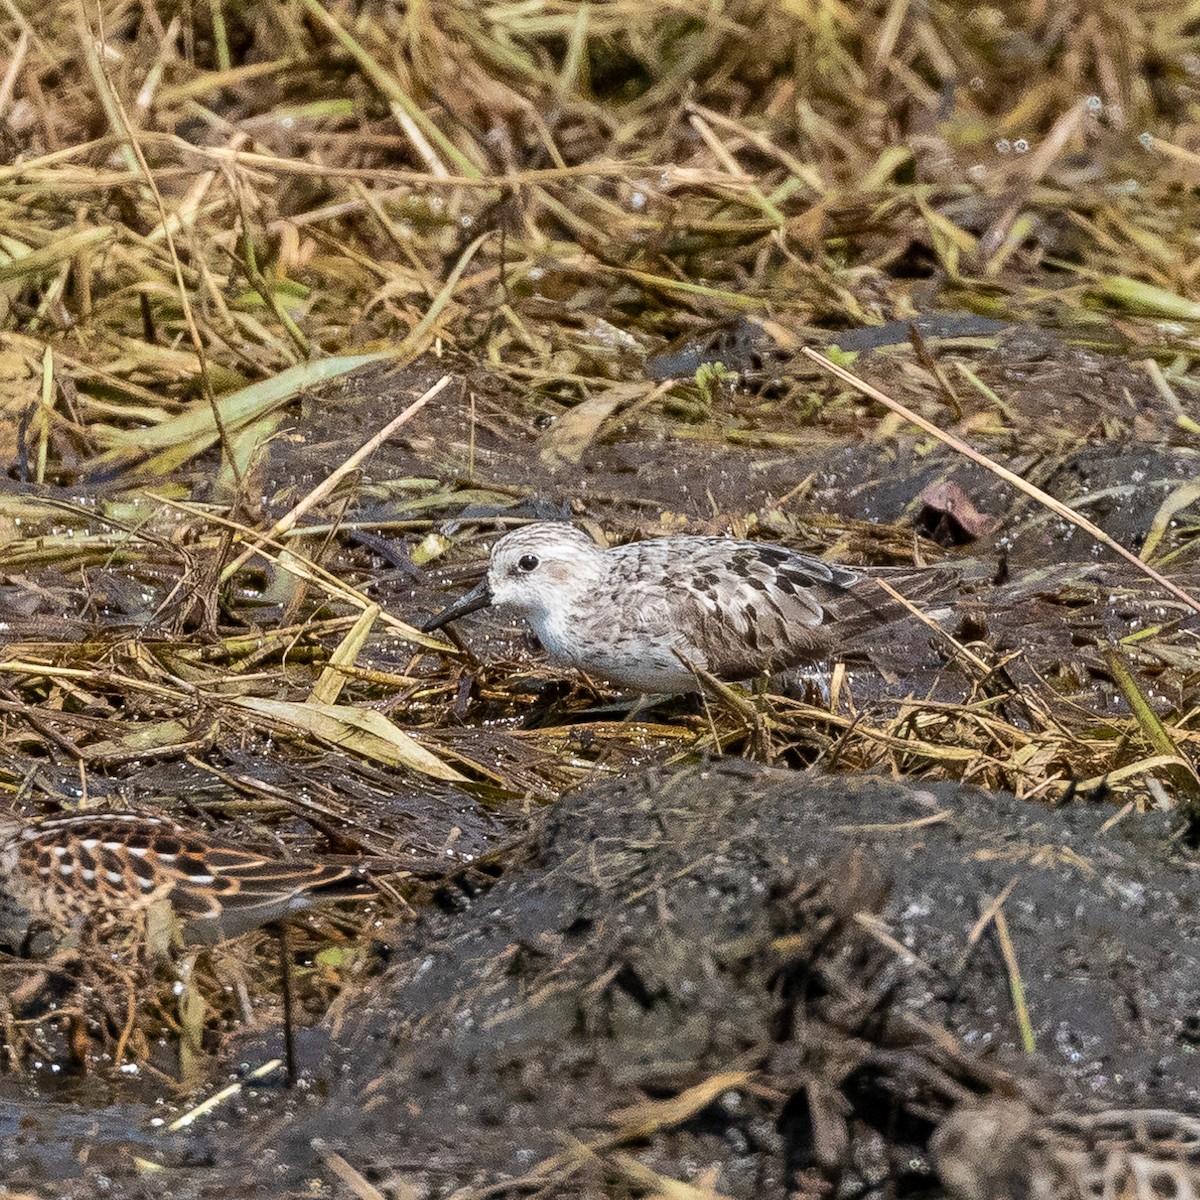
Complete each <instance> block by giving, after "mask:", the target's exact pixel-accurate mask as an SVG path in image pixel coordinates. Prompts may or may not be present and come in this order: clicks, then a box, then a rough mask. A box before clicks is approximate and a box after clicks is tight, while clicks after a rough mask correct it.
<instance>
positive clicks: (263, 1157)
mask: <svg viewBox="0 0 1200 1200" xmlns="http://www.w3.org/2000/svg"><path fill="white" fill-rule="evenodd" d="M997 913H1000V914H1001V918H1000V919H1002V920H1003V922H1004V930H1003V933H1000V932H999V930H998V921H997V916H996V914H997ZM1006 945H1007V946H1008V947H1010V948H1009V949H1006ZM1198 960H1200V875H1198V873H1197V871H1196V868H1195V861H1194V858H1193V856H1192V854H1191V852H1190V851H1189V850H1188V849H1187V848H1186V847H1184V846H1182V845H1181V844H1180V842H1179V841H1178V839H1177V838H1176V837H1175V836H1174V835H1173V832H1172V828H1171V823H1170V821H1169V820H1168V819H1167V818H1165V817H1163V816H1161V815H1150V816H1132V815H1130V816H1127V817H1125V818H1124V819H1117V820H1114V819H1113V813H1112V811H1111V809H1109V808H1106V807H1104V806H1102V805H1093V804H1077V805H1072V806H1069V807H1065V808H1059V809H1048V808H1045V807H1043V806H1039V805H1035V804H1028V803H1022V802H1019V801H1016V800H1014V799H1013V798H1012V797H1010V796H1005V795H1002V794H985V793H982V792H979V791H977V790H974V789H972V788H969V787H963V786H961V785H952V784H936V785H932V786H929V787H921V786H915V785H912V784H907V783H903V782H897V781H891V780H886V779H881V778H867V777H844V778H817V777H813V776H811V775H806V774H804V773H797V772H788V771H779V770H773V769H769V768H763V767H758V766H755V765H753V764H749V763H743V762H732V761H726V762H720V763H713V764H710V765H707V766H700V767H695V768H689V769H687V770H684V771H682V772H677V773H666V774H664V773H662V772H658V771H654V772H651V773H648V774H643V775H641V776H640V777H637V778H631V779H628V780H624V781H620V782H613V783H607V784H603V785H599V786H594V787H588V788H585V789H582V790H580V791H579V792H577V793H575V794H573V795H570V796H567V797H565V798H564V799H563V800H562V801H560V802H559V803H558V804H556V805H554V806H552V807H550V808H548V809H547V810H545V811H544V813H543V814H542V815H541V816H540V817H539V818H538V819H537V821H536V822H535V824H534V826H533V828H532V830H531V832H530V834H529V836H528V839H527V840H526V842H525V843H524V846H523V849H522V850H521V852H520V854H519V855H517V856H516V857H515V858H514V859H513V860H512V861H510V863H509V865H508V866H507V868H506V869H505V871H504V874H503V876H502V877H501V878H500V879H498V880H491V879H489V878H488V875H487V874H486V873H484V872H481V871H479V870H475V871H472V872H467V873H462V874H458V875H456V876H454V877H452V878H450V879H448V880H447V881H446V883H445V885H444V886H443V888H442V889H441V890H440V892H439V893H438V895H437V898H436V903H435V904H434V905H433V906H431V907H430V908H429V909H427V910H426V911H425V912H424V913H423V914H422V916H421V919H420V920H419V921H418V922H417V923H416V924H415V925H413V926H408V927H406V928H404V929H403V930H401V931H398V936H397V938H396V940H395V941H394V942H393V944H392V961H393V962H394V965H393V966H392V967H391V968H389V969H388V970H387V971H386V972H385V973H384V974H383V975H382V976H381V977H380V978H378V979H376V980H374V981H373V982H371V983H370V984H368V985H367V986H366V987H365V988H363V989H362V990H361V991H358V992H356V993H355V994H353V995H352V996H347V997H346V998H345V1000H344V1002H343V1003H341V1004H340V1005H338V1006H337V1007H336V1008H335V1010H334V1011H333V1012H332V1013H331V1014H330V1016H329V1017H327V1019H326V1021H325V1022H324V1024H323V1025H322V1026H321V1028H320V1029H319V1030H316V1031H313V1032H311V1033H310V1034H309V1037H308V1039H307V1041H306V1044H305V1047H304V1052H305V1057H306V1060H307V1066H306V1072H305V1080H304V1087H303V1091H302V1093H301V1094H300V1095H299V1096H294V1097H291V1098H285V1097H284V1096H282V1095H279V1094H278V1093H276V1094H275V1096H274V1099H271V1096H270V1093H269V1092H268V1093H266V1094H264V1093H262V1092H261V1091H260V1092H258V1093H254V1092H251V1094H250V1097H245V1098H240V1099H238V1100H236V1101H234V1102H233V1103H234V1107H233V1111H232V1112H231V1111H226V1110H221V1109H218V1110H217V1112H216V1113H214V1114H213V1115H212V1116H210V1117H208V1118H205V1119H203V1120H202V1122H201V1123H200V1125H201V1127H202V1132H198V1133H197V1135H196V1138H197V1140H196V1141H194V1142H193V1143H192V1145H191V1148H190V1151H185V1150H184V1149H183V1148H182V1147H180V1146H179V1145H176V1147H175V1150H174V1153H173V1154H167V1153H165V1151H164V1152H161V1153H160V1154H159V1155H157V1156H156V1157H158V1158H159V1161H161V1162H163V1163H164V1164H166V1165H167V1170H166V1172H165V1174H162V1175H158V1176H155V1177H154V1179H153V1180H152V1181H148V1182H147V1183H146V1184H145V1185H142V1186H139V1185H136V1184H134V1183H132V1182H130V1183H127V1184H125V1185H123V1186H122V1189H121V1190H123V1189H124V1187H127V1188H128V1189H129V1190H130V1193H131V1194H146V1195H149V1194H155V1195H162V1194H165V1193H164V1192H163V1191H162V1190H161V1189H162V1188H163V1187H164V1184H165V1185H166V1186H167V1189H168V1190H169V1192H170V1194H172V1195H174V1196H178V1197H193V1196H194V1197H226V1196H235V1195H241V1194H246V1193H245V1189H246V1188H248V1187H249V1186H250V1185H251V1183H253V1186H254V1194H255V1195H259V1196H267V1195H270V1196H276V1195H278V1196H293V1195H297V1194H300V1193H301V1192H303V1193H304V1194H306V1195H349V1194H351V1192H350V1191H349V1190H347V1189H346V1185H345V1184H344V1183H338V1182H337V1177H336V1172H335V1171H334V1170H333V1169H332V1168H331V1163H337V1164H338V1165H339V1166H340V1165H342V1164H343V1163H348V1164H349V1165H350V1167H351V1168H353V1172H354V1173H357V1177H358V1178H359V1180H360V1183H361V1182H362V1181H366V1183H367V1184H369V1185H370V1186H373V1187H375V1188H378V1189H379V1191H380V1193H381V1194H383V1195H386V1196H402V1195H403V1196H413V1195H415V1196H449V1195H450V1194H452V1193H453V1194H455V1195H458V1196H460V1197H467V1196H482V1195H521V1194H529V1193H530V1192H533V1193H535V1194H546V1195H558V1196H601V1195H626V1194H629V1189H630V1188H632V1189H633V1190H635V1191H637V1190H639V1189H642V1188H653V1187H654V1186H656V1182H655V1181H656V1180H657V1185H658V1186H661V1187H663V1188H665V1187H666V1186H668V1185H667V1183H666V1181H669V1180H676V1181H684V1182H690V1183H692V1184H693V1185H694V1186H700V1184H701V1183H703V1184H704V1185H705V1186H707V1187H709V1188H711V1189H712V1190H713V1191H714V1192H715V1193H716V1194H720V1195H726V1196H731V1197H747V1198H749V1197H771V1196H779V1197H785V1196H791V1195H796V1194H797V1193H798V1191H800V1190H803V1189H804V1188H815V1189H817V1191H819V1192H821V1193H822V1194H847V1195H850V1194H859V1193H858V1191H857V1189H859V1188H861V1187H866V1188H868V1189H875V1188H880V1189H888V1188H890V1189H893V1190H894V1189H897V1188H898V1189H900V1190H901V1191H902V1192H904V1193H911V1192H912V1191H913V1190H914V1189H919V1190H922V1191H924V1192H925V1194H928V1195H931V1196H936V1195H941V1194H943V1193H942V1189H941V1187H940V1185H939V1182H938V1176H937V1171H936V1169H935V1166H934V1164H933V1162H932V1160H931V1158H930V1155H929V1142H930V1138H931V1137H932V1135H933V1133H934V1131H935V1130H936V1128H937V1127H938V1125H939V1124H940V1123H941V1122H942V1121H943V1119H944V1118H945V1117H946V1116H947V1114H949V1113H951V1112H953V1111H955V1109H956V1106H958V1105H960V1104H962V1103H964V1102H966V1101H967V1100H970V1099H974V1098H979V1097H988V1096H993V1097H1006V1098H1021V1099H1022V1100H1023V1101H1024V1102H1025V1103H1026V1104H1028V1105H1029V1106H1030V1107H1031V1108H1032V1109H1033V1111H1034V1112H1035V1113H1036V1112H1042V1113H1048V1112H1057V1111H1063V1110H1068V1111H1080V1112H1086V1111H1090V1110H1093V1109H1098V1108H1100V1107H1106V1106H1107V1107H1111V1106H1114V1105H1137V1106H1145V1107H1162V1108H1176V1109H1180V1108H1181V1109H1185V1110H1186V1109H1190V1108H1194V1107H1195V1105H1196V1103H1197V1100H1198V1097H1200V1059H1198V1058H1197V1055H1196V1053H1195V1049H1196V1045H1197V1042H1198V1041H1200V1031H1198V1030H1197V1026H1196V1017H1195V1013H1196V1008H1197V1002H1198V1001H1200V991H1198V988H1200V985H1198V983H1197V980H1198V979H1200V973H1198V970H1197V968H1198V966H1200V961H1198ZM1018 980H1019V983H1020V986H1021V988H1022V989H1023V998H1024V999H1023V1003H1024V1011H1027V1013H1028V1018H1027V1022H1028V1024H1027V1031H1028V1036H1029V1038H1030V1039H1031V1040H1032V1043H1033V1047H1032V1049H1027V1048H1026V1047H1025V1046H1024V1045H1023V1038H1024V1036H1025V1033H1024V1032H1023V1020H1022V1017H1021V1012H1022V1009H1021V1008H1020V1006H1018V1005H1017V1004H1016V1003H1015V1001H1014V994H1015V992H1014V987H1015V985H1016V983H1017V981H1018ZM241 1050H242V1052H243V1055H244V1057H245V1058H246V1059H247V1060H251V1061H253V1060H255V1059H257V1058H259V1057H261V1055H262V1054H263V1053H264V1051H265V1047H263V1046H255V1045H254V1044H253V1042H248V1043H244V1044H243V1046H242V1047H241ZM136 1149H137V1153H138V1154H139V1155H144V1154H146V1153H148V1148H147V1147H146V1146H145V1145H144V1144H143V1145H141V1146H138V1147H136ZM339 1156H340V1157H339ZM198 1158H199V1159H205V1160H206V1161H205V1162H203V1163H201V1162H199V1161H198ZM187 1163H190V1164H191V1165H185V1164H187ZM99 1170H100V1168H96V1167H89V1166H88V1165H86V1164H81V1173H82V1176H83V1178H81V1179H79V1181H78V1183H77V1184H70V1183H67V1182H63V1183H61V1184H60V1185H58V1186H59V1187H60V1191H59V1194H60V1195H62V1196H64V1197H66V1196H83V1195H85V1194H88V1192H87V1191H86V1188H87V1187H89V1186H92V1185H93V1184H94V1182H95V1180H96V1178H97V1177H98V1173H99ZM103 1170H104V1173H105V1174H106V1176H108V1175H110V1174H111V1171H112V1163H111V1162H108V1163H107V1164H106V1165H105V1167H104V1168H103ZM89 1180H90V1181H91V1182H88V1181H89ZM318 1181H321V1182H318ZM10 1182H11V1183H12V1184H13V1185H14V1186H15V1185H17V1184H18V1183H19V1184H20V1185H21V1186H30V1185H32V1184H35V1183H36V1180H35V1179H32V1178H29V1177H28V1175H27V1174H26V1173H25V1172H23V1171H21V1170H20V1169H19V1168H16V1167H14V1174H12V1175H11V1176H10ZM363 1186H364V1187H365V1186H366V1185H365V1184H364V1185H363ZM143 1188H144V1190H143ZM151 1189H153V1190H151ZM457 1189H465V1190H463V1191H458V1190H457ZM829 1189H833V1191H832V1192H830V1191H829ZM355 1191H356V1193H357V1194H358V1195H364V1194H367V1193H366V1192H365V1191H364V1190H363V1189H362V1188H361V1187H356V1188H355ZM118 1194H119V1192H118ZM372 1194H374V1193H372Z"/></svg>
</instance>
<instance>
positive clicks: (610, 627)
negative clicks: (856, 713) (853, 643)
mask: <svg viewBox="0 0 1200 1200" xmlns="http://www.w3.org/2000/svg"><path fill="white" fill-rule="evenodd" d="M869 580H870V574H869V573H868V572H865V571H858V570H854V569H852V568H850V567H844V566H840V565H838V564H836V563H830V562H825V561H824V560H822V559H820V558H814V557H813V556H812V555H809V554H802V553H800V552H799V551H796V550H787V549H785V548H784V547H782V546H773V545H769V544H766V543H761V542H744V541H736V540H733V539H731V538H721V537H690V536H686V537H685V536H679V537H663V538H655V539H654V540H652V541H645V542H632V543H630V544H628V545H624V546H613V547H612V548H611V549H607V550H605V549H602V548H601V547H599V546H597V545H596V544H595V542H593V541H592V539H591V538H590V537H588V535H587V534H586V533H584V532H582V531H581V530H579V529H576V528H574V527H573V526H571V525H567V524H565V523H553V522H544V523H540V524H536V525H527V526H525V527H523V528H521V529H517V530H514V531H513V532H512V533H509V534H506V535H505V536H504V537H502V538H501V539H500V540H499V541H498V542H497V543H496V544H495V546H494V547H493V548H492V554H491V560H490V562H489V565H488V572H487V576H486V578H485V579H484V580H483V582H481V583H480V584H479V586H478V587H476V588H474V589H472V590H471V591H469V592H467V593H466V594H465V595H463V596H462V597H460V598H459V599H458V600H457V601H455V602H454V603H452V604H450V605H449V606H448V607H446V608H444V609H443V610H442V611H441V612H439V613H437V614H436V615H435V616H433V617H432V618H430V619H429V620H428V621H426V622H425V623H424V625H423V629H424V630H425V631H432V630H435V629H440V628H441V627H442V626H443V625H445V624H446V623H447V622H449V621H453V620H454V619H455V618H457V617H461V616H464V615H465V614H467V613H470V612H475V611H476V610H477V609H480V608H484V607H487V606H488V605H496V606H506V607H508V608H510V609H513V610H515V611H516V612H518V613H519V614H520V615H521V616H522V617H524V618H525V620H526V621H528V622H529V624H530V625H531V626H532V627H533V631H534V633H536V634H537V637H538V640H539V641H540V642H541V644H542V647H543V648H544V649H545V650H546V652H547V654H548V656H549V658H550V661H551V662H552V663H554V664H556V665H559V666H567V667H575V668H578V669H579V670H581V671H583V672H585V673H587V674H593V675H597V676H599V677H601V678H603V679H607V680H609V681H610V682H611V683H613V684H616V685H617V686H618V687H624V688H632V689H636V690H637V691H641V692H666V693H678V692H693V691H696V690H697V689H698V688H699V682H698V679H697V676H696V673H695V670H694V669H693V668H700V669H702V670H704V671H707V672H708V673H710V674H712V675H714V676H716V677H717V678H719V679H725V680H740V679H750V678H753V677H755V676H759V675H763V674H765V673H767V672H770V671H778V670H783V669H785V668H788V667H792V666H796V665H798V664H800V663H806V662H815V661H818V660H820V659H822V658H825V657H828V656H829V655H830V654H831V653H832V652H834V651H835V650H836V649H837V646H838V642H839V638H840V637H841V636H842V635H843V634H845V632H847V630H848V629H849V627H850V626H851V625H855V626H858V627H862V626H863V625H869V624H870V623H871V622H872V621H876V622H878V623H879V624H880V625H883V624H885V623H886V621H887V620H889V619H894V618H895V617H896V616H897V615H901V614H898V613H896V612H894V611H893V612H891V613H890V614H888V615H887V616H886V617H885V616H884V615H883V608H884V605H885V604H886V601H887V598H886V597H885V596H884V595H883V593H882V592H881V591H880V590H879V589H878V588H869V587H864V586H863V585H865V584H867V583H868V582H869ZM868 592H874V593H875V594H874V595H873V596H872V595H868V594H867V593H868ZM892 607H893V609H895V608H896V607H898V606H895V605H894V604H893V606H892Z"/></svg>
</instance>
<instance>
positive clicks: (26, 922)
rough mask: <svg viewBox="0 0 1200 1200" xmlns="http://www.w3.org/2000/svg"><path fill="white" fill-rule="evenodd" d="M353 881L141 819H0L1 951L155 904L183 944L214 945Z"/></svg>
mask: <svg viewBox="0 0 1200 1200" xmlns="http://www.w3.org/2000/svg"><path fill="white" fill-rule="evenodd" d="M358 878H359V872H358V868H357V866H356V865H354V864H347V863H336V862H323V863H303V862H291V861H285V862H278V861H275V860H273V859H271V858H270V857H268V856H266V855H263V854H258V853H254V852H251V851H248V850H244V849H242V848H241V847H239V846H235V845H232V844H231V843H228V842H225V841H221V840H219V839H216V838H213V837H211V836H209V835H208V834H207V833H201V832H198V831H196V830H193V829H187V828H185V827H183V826H181V825H178V824H176V823H175V822H174V821H171V820H170V819H168V818H166V817H159V816H151V815H148V814H143V813H128V812H125V813H118V812H110V813H96V814H91V813H89V814H70V815H63V816H51V817H43V818H41V819H40V820H35V821H21V820H18V819H16V818H14V817H0V944H3V945H6V946H8V947H9V948H10V949H13V950H16V951H18V952H19V951H21V949H22V948H23V947H24V946H25V945H26V943H27V939H28V938H29V936H30V934H31V932H32V931H35V930H37V931H41V930H46V929H49V930H50V931H52V932H54V933H56V934H57V935H59V936H65V935H67V934H69V933H71V932H77V931H79V930H81V929H82V928H83V927H84V926H85V925H87V924H97V925H99V924H109V923H113V922H115V923H117V924H129V923H131V922H132V921H133V920H134V919H135V918H136V916H137V914H138V913H139V912H144V911H145V910H147V909H149V908H150V907H151V906H152V905H155V904H158V903H160V902H165V903H167V904H169V905H170V907H171V910H172V912H173V913H174V915H175V917H176V918H177V920H178V922H179V927H180V929H181V931H182V933H183V936H184V940H185V941H188V942H194V943H214V942H219V941H223V940H225V939H226V938H231V937H237V936H239V935H240V934H242V933H245V932H247V931H249V930H251V929H254V928H257V927H258V926H260V925H263V924H266V923H267V922H270V921H275V920H279V919H280V918H282V917H286V916H287V915H289V914H290V913H293V912H297V911H299V910H301V909H304V908H307V907H308V906H309V905H310V904H311V903H312V902H313V899H314V897H315V895H316V894H317V893H319V892H322V891H327V890H329V889H332V888H336V887H337V886H338V885H339V884H345V885H347V886H348V887H351V886H352V885H353V882H354V881H356V880H357V879H358Z"/></svg>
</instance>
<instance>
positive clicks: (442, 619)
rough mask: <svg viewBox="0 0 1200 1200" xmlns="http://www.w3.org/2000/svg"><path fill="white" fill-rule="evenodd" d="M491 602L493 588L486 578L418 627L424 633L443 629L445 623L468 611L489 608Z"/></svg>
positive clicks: (462, 615) (463, 615)
mask: <svg viewBox="0 0 1200 1200" xmlns="http://www.w3.org/2000/svg"><path fill="white" fill-rule="evenodd" d="M491 602H492V589H491V588H490V587H489V586H488V581H487V580H486V579H485V580H483V582H482V583H480V584H479V585H478V586H477V587H473V588H472V589H471V590H470V591H469V592H465V593H464V594H463V595H461V596H459V598H458V599H457V600H455V601H454V603H453V604H448V605H446V607H445V608H443V609H442V611H441V612H440V613H434V614H433V616H432V617H430V618H429V619H428V620H425V621H422V622H421V624H420V625H419V626H418V628H419V629H420V630H421V632H422V633H432V632H433V631H434V630H435V629H441V627H442V626H443V625H448V624H449V623H450V622H451V621H457V620H458V618H459V617H465V616H466V615H467V613H473V612H478V611H479V610H480V609H481V608H487V606H488V605H489V604H491Z"/></svg>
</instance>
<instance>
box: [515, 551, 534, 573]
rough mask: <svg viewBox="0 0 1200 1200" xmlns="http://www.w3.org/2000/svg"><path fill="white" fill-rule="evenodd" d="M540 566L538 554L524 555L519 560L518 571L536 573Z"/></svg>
mask: <svg viewBox="0 0 1200 1200" xmlns="http://www.w3.org/2000/svg"><path fill="white" fill-rule="evenodd" d="M537 565H538V556H537V555H536V554H522V555H521V557H520V558H518V559H517V570H518V571H536V570H537Z"/></svg>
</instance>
